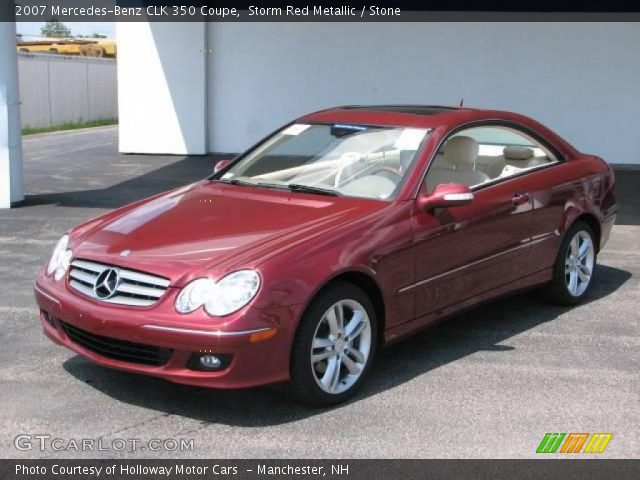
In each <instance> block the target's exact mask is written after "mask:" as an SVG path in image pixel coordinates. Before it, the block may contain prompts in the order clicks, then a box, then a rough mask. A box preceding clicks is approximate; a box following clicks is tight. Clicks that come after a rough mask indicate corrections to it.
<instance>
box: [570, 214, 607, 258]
mask: <svg viewBox="0 0 640 480" xmlns="http://www.w3.org/2000/svg"><path fill="white" fill-rule="evenodd" d="M580 221H582V222H584V223H586V224H587V225H589V226H590V227H591V229H592V230H593V234H594V235H595V236H596V238H595V244H596V253H599V252H600V240H601V236H602V227H601V225H600V221H599V220H598V217H596V216H595V215H594V214H593V213H591V212H583V213H580V214H579V215H577V216H576V217H575V218H573V220H572V221H571V222H570V223H569V224H568V225H567V228H566V230H565V234H566V232H568V231H569V229H570V228H571V227H573V225H575V224H576V222H580Z"/></svg>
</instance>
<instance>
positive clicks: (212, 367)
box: [187, 350, 232, 372]
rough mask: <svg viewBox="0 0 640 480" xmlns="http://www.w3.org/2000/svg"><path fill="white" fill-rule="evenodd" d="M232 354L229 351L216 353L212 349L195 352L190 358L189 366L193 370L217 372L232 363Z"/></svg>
mask: <svg viewBox="0 0 640 480" xmlns="http://www.w3.org/2000/svg"><path fill="white" fill-rule="evenodd" d="M231 358H232V355H230V354H228V353H214V352H212V351H211V350H205V351H200V352H194V353H192V354H191V358H189V362H188V363H187V367H188V368H189V369H191V370H200V371H205V372H217V371H220V370H224V369H225V368H227V367H228V366H229V364H230V363H231Z"/></svg>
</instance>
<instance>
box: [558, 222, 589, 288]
mask: <svg viewBox="0 0 640 480" xmlns="http://www.w3.org/2000/svg"><path fill="white" fill-rule="evenodd" d="M594 264H595V249H594V246H593V240H592V239H591V235H589V234H588V233H587V232H585V231H584V230H580V231H578V232H576V234H575V235H574V236H573V238H572V239H571V243H569V248H568V249H567V255H566V257H565V262H564V272H565V281H566V285H567V290H568V291H569V293H570V294H571V295H573V296H574V297H579V296H580V295H582V294H583V293H584V292H585V290H586V289H587V287H588V286H589V282H590V281H591V276H592V274H593V267H594Z"/></svg>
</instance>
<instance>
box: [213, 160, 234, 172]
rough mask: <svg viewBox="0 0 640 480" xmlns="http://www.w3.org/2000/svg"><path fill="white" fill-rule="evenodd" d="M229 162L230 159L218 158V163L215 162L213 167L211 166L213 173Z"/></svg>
mask: <svg viewBox="0 0 640 480" xmlns="http://www.w3.org/2000/svg"><path fill="white" fill-rule="evenodd" d="M230 163H231V160H220V161H219V162H218V163H216V165H215V167H213V173H218V172H219V171H220V170H222V169H223V168H225V167H226V166H227V165H229V164H230Z"/></svg>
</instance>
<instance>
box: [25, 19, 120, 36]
mask: <svg viewBox="0 0 640 480" xmlns="http://www.w3.org/2000/svg"><path fill="white" fill-rule="evenodd" d="M64 24H65V25H66V26H67V27H69V29H71V34H72V35H91V34H93V33H99V34H101V35H106V36H107V37H110V38H115V36H116V27H115V23H114V22H64ZM43 25H44V22H16V30H17V32H18V33H21V34H22V35H23V36H24V38H25V39H26V40H28V39H30V38H29V37H32V36H34V37H37V36H39V35H40V28H41V27H42V26H43Z"/></svg>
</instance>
